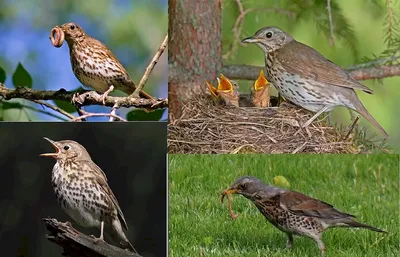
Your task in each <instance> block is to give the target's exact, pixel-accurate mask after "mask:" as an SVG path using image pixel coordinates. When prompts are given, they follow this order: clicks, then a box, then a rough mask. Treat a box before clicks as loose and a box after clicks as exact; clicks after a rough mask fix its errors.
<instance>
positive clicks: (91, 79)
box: [61, 23, 152, 99]
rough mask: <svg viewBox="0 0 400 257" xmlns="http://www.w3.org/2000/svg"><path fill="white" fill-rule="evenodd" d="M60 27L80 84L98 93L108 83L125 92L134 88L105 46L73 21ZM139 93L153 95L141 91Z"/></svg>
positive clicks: (107, 86)
mask: <svg viewBox="0 0 400 257" xmlns="http://www.w3.org/2000/svg"><path fill="white" fill-rule="evenodd" d="M61 29H62V30H63V32H64V34H65V40H66V41H67V43H68V47H69V54H70V59H71V65H72V70H73V72H74V74H75V76H76V77H77V78H78V80H79V81H80V82H81V83H82V84H83V85H85V86H87V87H91V88H93V89H95V90H96V91H98V92H100V93H104V92H106V91H107V90H108V89H109V88H110V86H111V85H113V86H114V87H115V88H116V89H118V90H121V91H123V92H125V93H127V94H132V93H133V92H134V90H135V89H136V86H135V83H134V82H133V81H132V79H131V77H130V76H129V74H128V72H127V71H126V70H125V68H124V67H123V66H122V64H121V63H120V62H119V61H118V59H117V58H116V57H115V56H114V54H113V53H112V52H111V51H110V49H108V48H107V46H105V45H104V44H103V43H102V42H100V41H99V40H97V39H94V38H92V37H90V36H89V35H87V34H86V33H85V31H84V30H83V29H82V28H81V27H80V26H79V25H77V24H75V23H65V24H63V25H62V26H61ZM140 96H141V97H144V98H148V99H152V96H150V95H149V94H147V93H146V92H144V91H142V92H141V93H140Z"/></svg>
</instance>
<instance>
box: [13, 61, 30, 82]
mask: <svg viewBox="0 0 400 257" xmlns="http://www.w3.org/2000/svg"><path fill="white" fill-rule="evenodd" d="M12 82H13V84H14V87H29V88H32V77H31V75H29V73H28V72H27V71H26V70H25V68H24V67H23V66H22V64H21V63H18V66H17V69H16V70H15V72H14V74H13V75H12Z"/></svg>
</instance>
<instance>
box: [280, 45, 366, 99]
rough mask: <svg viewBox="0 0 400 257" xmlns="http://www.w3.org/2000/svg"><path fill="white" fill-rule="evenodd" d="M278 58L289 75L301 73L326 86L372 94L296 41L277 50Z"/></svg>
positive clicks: (316, 53)
mask: <svg viewBox="0 0 400 257" xmlns="http://www.w3.org/2000/svg"><path fill="white" fill-rule="evenodd" d="M293 56H296V58H294V57H293ZM276 58H277V59H278V61H279V62H280V63H281V65H282V66H283V68H284V69H285V70H286V71H288V72H289V73H292V74H299V73H300V72H301V74H302V75H301V76H302V77H304V78H309V79H312V80H315V81H318V82H321V83H324V84H329V85H332V86H338V87H346V88H351V89H359V90H363V91H364V92H366V93H369V94H371V93H372V90H371V89H369V88H368V87H366V86H364V85H362V84H360V83H359V82H358V81H357V80H355V79H353V78H352V77H350V75H349V74H348V73H347V72H345V71H344V70H342V69H341V68H340V67H339V66H337V65H336V64H334V63H333V62H331V61H329V60H327V59H326V58H325V57H324V56H322V55H321V54H320V53H319V52H317V51H316V50H314V49H313V48H311V47H309V46H307V45H304V44H302V43H300V42H297V41H295V40H293V41H292V42H290V43H288V44H287V45H286V46H285V47H283V48H281V49H279V50H277V54H276ZM299 71H300V72H299Z"/></svg>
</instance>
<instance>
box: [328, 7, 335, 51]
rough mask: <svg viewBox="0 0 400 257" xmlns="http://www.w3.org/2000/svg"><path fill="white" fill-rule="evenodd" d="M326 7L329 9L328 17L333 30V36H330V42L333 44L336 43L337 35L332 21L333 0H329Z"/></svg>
mask: <svg viewBox="0 0 400 257" xmlns="http://www.w3.org/2000/svg"><path fill="white" fill-rule="evenodd" d="M326 9H327V10H328V17H329V28H330V31H331V37H330V40H329V41H330V42H329V43H330V44H331V46H334V45H335V36H334V34H333V22H332V10H331V0H327V6H326Z"/></svg>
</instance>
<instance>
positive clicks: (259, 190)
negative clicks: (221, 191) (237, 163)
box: [226, 176, 287, 200]
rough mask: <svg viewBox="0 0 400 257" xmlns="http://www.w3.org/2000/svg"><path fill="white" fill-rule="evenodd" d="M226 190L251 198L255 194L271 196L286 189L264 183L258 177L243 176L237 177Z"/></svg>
mask: <svg viewBox="0 0 400 257" xmlns="http://www.w3.org/2000/svg"><path fill="white" fill-rule="evenodd" d="M226 191H228V192H229V193H232V194H241V195H243V196H244V197H246V198H248V199H251V200H252V199H253V198H254V197H255V196H256V195H257V196H262V197H267V198H271V197H274V196H276V195H277V194H281V193H283V192H286V191H287V190H286V189H283V188H279V187H274V186H270V185H266V184H264V183H263V182H262V181H261V180H260V179H258V178H255V177H251V176H245V177H240V178H238V179H237V180H236V181H235V182H234V183H233V184H232V186H231V187H230V188H229V189H227V190H226Z"/></svg>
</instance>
